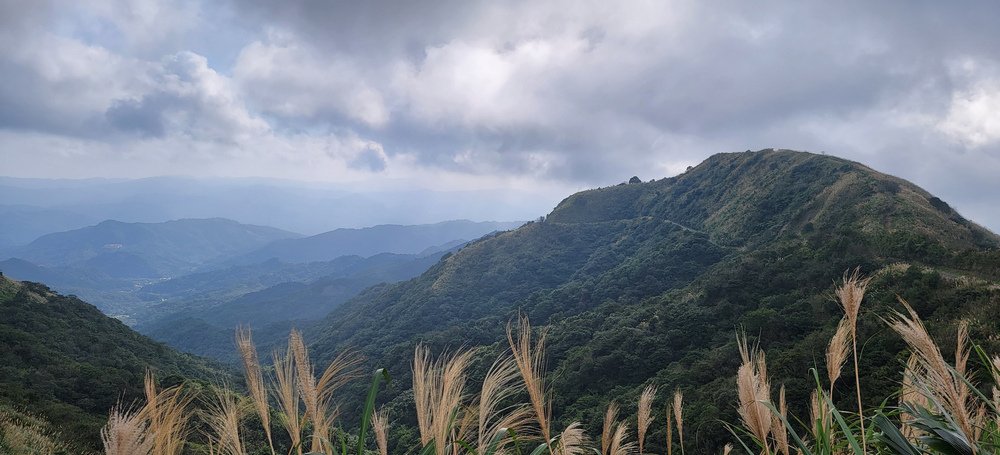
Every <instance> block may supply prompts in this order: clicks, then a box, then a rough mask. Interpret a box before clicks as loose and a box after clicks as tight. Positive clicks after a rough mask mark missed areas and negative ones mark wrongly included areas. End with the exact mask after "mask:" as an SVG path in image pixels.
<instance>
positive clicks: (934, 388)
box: [101, 271, 1000, 455]
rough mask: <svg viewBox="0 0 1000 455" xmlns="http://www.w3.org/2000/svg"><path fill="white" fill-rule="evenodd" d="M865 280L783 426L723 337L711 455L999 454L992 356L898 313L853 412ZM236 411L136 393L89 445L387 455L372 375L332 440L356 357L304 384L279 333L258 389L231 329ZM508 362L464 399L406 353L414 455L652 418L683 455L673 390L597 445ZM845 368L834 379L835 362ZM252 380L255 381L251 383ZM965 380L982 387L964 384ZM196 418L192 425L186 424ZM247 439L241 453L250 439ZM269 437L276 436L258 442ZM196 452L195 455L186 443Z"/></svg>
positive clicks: (423, 358)
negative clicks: (558, 419) (842, 386)
mask: <svg viewBox="0 0 1000 455" xmlns="http://www.w3.org/2000/svg"><path fill="white" fill-rule="evenodd" d="M868 282H869V281H868V280H867V279H865V278H863V277H861V276H860V275H859V274H858V273H857V271H855V272H854V273H850V274H846V275H845V277H844V280H843V281H842V283H841V285H840V286H838V287H837V289H836V296H837V299H838V301H839V303H840V305H841V307H842V308H843V310H844V318H843V320H842V321H841V323H840V324H839V325H838V329H837V331H836V333H835V334H834V336H833V337H832V338H831V340H830V342H829V346H828V349H827V352H826V361H827V362H826V365H827V368H826V371H824V372H820V371H817V370H812V371H811V372H810V373H811V374H810V375H808V376H806V377H804V378H799V379H800V380H808V381H813V382H814V383H815V385H816V386H815V390H814V391H813V394H812V397H811V400H810V403H809V408H810V413H809V414H810V415H809V416H801V417H796V416H792V415H790V414H789V412H788V408H789V404H788V403H786V400H785V392H784V386H779V387H778V388H777V393H774V388H773V387H772V383H771V379H772V378H770V377H769V376H768V372H767V360H766V354H765V352H764V351H763V350H761V349H760V348H759V347H758V346H757V345H755V344H753V343H751V341H750V340H749V339H748V338H747V337H746V336H745V335H740V336H738V337H737V345H738V349H739V353H740V357H741V360H742V363H741V365H740V366H739V368H738V369H737V371H736V383H735V387H736V390H737V396H738V402H737V403H734V406H736V408H737V411H738V415H739V417H740V421H739V422H730V423H728V424H727V427H728V428H729V430H730V433H731V434H732V440H731V441H730V442H729V443H728V444H725V445H723V444H722V443H721V442H720V444H719V445H720V446H722V449H721V451H722V453H732V452H736V453H747V454H751V455H754V454H766V455H771V454H775V455H777V454H781V455H789V454H806V455H812V454H816V455H821V454H829V455H834V454H882V453H892V454H906V455H918V454H970V455H976V454H991V453H1000V410H998V408H1000V356H993V357H990V355H989V354H987V353H986V352H984V351H983V350H982V349H981V348H979V347H978V346H977V345H975V344H973V343H971V341H970V340H969V336H968V324H967V322H964V321H960V322H959V323H958V327H957V334H958V335H957V340H956V346H957V348H956V350H955V353H954V356H953V359H951V361H949V360H947V359H946V356H945V355H944V353H943V352H942V351H941V349H940V348H939V347H938V344H937V343H936V342H935V340H933V339H932V338H931V337H930V335H929V334H928V332H927V330H926V328H925V327H924V325H923V323H922V321H921V320H920V318H919V317H918V315H917V314H916V312H915V311H913V310H912V308H910V306H909V305H908V304H907V302H905V301H903V300H902V299H900V302H899V303H900V307H901V308H900V311H898V312H894V313H893V314H890V315H886V316H885V317H884V322H885V324H886V325H887V327H888V328H890V329H891V330H892V331H894V332H895V333H897V334H898V335H899V336H900V337H901V338H902V339H903V341H905V342H906V344H907V346H908V348H909V351H910V360H909V362H908V363H907V367H906V369H905V371H904V373H903V376H902V377H901V378H900V384H901V387H900V389H899V390H896V391H888V392H887V393H886V396H885V399H884V401H883V402H882V404H881V405H880V406H879V407H877V408H875V409H865V408H864V407H863V406H862V402H861V387H860V386H861V381H860V376H861V374H862V371H860V369H859V366H858V356H859V351H858V343H857V336H856V332H857V326H858V317H859V314H860V308H861V306H862V303H863V301H864V296H865V292H866V289H867V286H868ZM236 340H237V346H238V347H239V350H240V354H241V358H242V360H243V366H244V373H245V375H246V383H247V390H248V396H242V395H239V394H237V393H235V392H233V391H232V390H231V389H230V388H229V387H228V386H225V385H223V386H221V387H219V388H217V389H215V390H213V391H212V392H211V393H210V394H208V395H209V396H207V397H205V396H199V395H196V394H195V393H193V392H192V391H190V390H187V389H185V388H184V387H182V386H177V387H171V388H167V389H162V390H160V389H158V388H157V386H156V383H155V380H154V378H153V377H152V376H150V375H147V378H146V400H145V403H144V404H143V406H142V407H138V408H129V407H122V406H119V407H118V408H116V409H114V410H112V412H111V416H110V419H109V421H108V424H107V426H105V428H104V429H103V430H102V432H101V436H102V440H103V442H104V448H105V453H106V454H107V455H123V454H128V455H136V454H139V455H147V454H149V455H174V454H180V453H184V452H192V453H207V454H212V455H214V454H223V455H244V454H250V453H254V454H256V453H264V454H278V453H286V454H297V455H305V454H316V453H322V454H330V455H333V454H341V455H348V454H356V455H362V454H365V453H378V454H380V455H388V450H389V449H388V447H389V441H388V436H389V429H388V427H389V425H390V421H391V419H392V418H393V417H394V416H391V415H389V414H388V411H387V410H386V409H375V406H374V405H375V401H376V400H375V399H376V396H377V394H378V391H379V388H380V386H381V384H382V383H383V382H384V381H385V380H387V379H388V376H387V375H386V374H385V372H384V371H382V370H378V371H376V372H374V373H373V374H372V375H371V376H370V380H371V386H370V388H369V392H368V394H367V396H366V397H365V401H364V407H363V409H364V411H363V412H362V414H361V418H360V421H359V422H358V423H357V426H356V428H357V432H356V433H354V434H347V433H346V432H344V431H342V428H343V427H344V423H343V422H341V423H340V425H338V424H337V422H338V414H339V413H338V409H339V408H338V400H337V399H336V398H337V396H338V391H339V390H340V389H341V388H342V387H343V386H344V385H345V384H347V383H348V382H349V381H353V380H356V379H359V378H362V377H363V376H367V375H364V374H362V372H361V370H360V367H361V359H360V357H359V356H357V355H355V354H353V353H351V352H345V353H342V354H341V355H340V356H338V357H337V358H336V359H334V360H333V361H332V362H331V363H330V364H329V365H328V366H327V367H326V368H325V369H323V370H322V371H319V370H317V369H315V368H314V366H313V364H312V363H311V360H310V357H309V354H308V351H307V349H306V345H305V342H304V341H303V339H302V336H301V335H300V334H299V333H298V332H296V331H293V332H292V333H291V335H290V336H289V343H288V347H287V349H286V350H285V351H284V352H274V353H272V356H271V357H272V360H273V362H272V365H271V366H269V367H268V368H267V371H269V373H270V374H267V375H265V374H264V369H263V368H262V366H261V364H260V361H259V357H258V354H257V352H256V349H255V348H254V344H253V340H252V338H251V334H250V332H249V330H238V332H237V337H236ZM507 344H508V346H509V351H507V352H506V353H505V354H503V355H501V356H500V357H499V358H497V359H496V361H495V362H494V363H493V364H492V365H491V366H490V368H489V370H488V372H487V373H486V375H485V377H484V378H483V380H482V382H481V383H476V384H471V383H470V380H469V377H468V369H469V365H470V362H471V360H472V353H471V351H467V350H459V351H455V352H450V353H442V354H439V355H438V356H436V357H435V356H434V355H433V354H432V353H431V352H430V351H429V350H428V349H427V348H425V347H423V346H418V347H417V348H416V350H415V352H414V358H413V363H412V368H413V383H412V393H413V401H414V413H415V415H416V421H417V427H418V428H417V430H418V432H419V439H420V444H419V446H415V447H412V448H411V450H410V451H409V452H410V453H415V454H420V455H430V454H434V455H446V454H448V455H458V454H470V455H494V454H501V453H519V454H530V455H541V454H559V455H574V454H584V453H597V454H599V455H625V454H636V453H638V454H642V453H645V449H646V435H647V434H648V432H649V430H650V428H651V427H653V425H654V424H655V423H656V420H657V419H658V416H663V419H662V420H663V421H664V422H663V425H665V429H666V434H667V439H666V446H665V448H666V453H667V454H668V455H673V452H677V453H679V454H682V455H684V454H685V453H686V449H685V446H684V412H683V411H684V398H683V393H682V392H681V391H680V390H676V391H675V392H674V393H673V395H672V397H671V398H672V399H671V400H669V404H668V405H667V408H666V410H665V411H666V412H665V413H660V412H654V411H653V403H654V401H655V399H656V396H657V393H658V391H657V389H656V388H655V387H654V386H652V385H650V386H648V387H646V389H645V390H643V392H642V394H641V395H640V397H639V399H638V402H637V403H636V408H637V412H636V415H635V416H634V417H635V419H634V421H635V422H636V426H635V428H630V426H629V423H628V422H632V421H633V420H632V419H631V418H620V416H619V414H620V409H621V408H620V407H619V405H618V404H617V403H615V402H610V403H609V404H608V407H607V411H606V412H605V416H604V421H603V425H602V426H601V428H602V431H601V434H600V435H593V436H591V435H588V434H586V433H585V432H584V430H583V428H584V425H583V424H582V422H572V423H569V424H568V425H565V426H562V427H558V426H557V425H556V423H555V422H554V421H553V419H552V415H553V409H552V396H553V393H554V392H555V391H553V390H551V388H550V386H549V384H550V382H549V381H548V380H547V379H546V372H545V370H544V364H545V363H544V352H545V334H544V332H541V333H535V332H533V331H532V329H531V326H530V324H529V322H528V320H527V319H525V318H521V319H520V320H519V321H518V323H517V324H516V326H515V325H513V324H511V325H508V327H507ZM849 361H850V363H851V364H852V365H851V366H850V367H848V366H847V363H848V362H849ZM845 369H848V371H849V373H848V375H849V376H853V377H851V378H850V379H848V380H853V382H854V389H855V390H856V401H857V407H855V408H853V409H838V408H837V406H835V404H834V403H835V400H834V397H833V393H834V390H835V388H834V386H835V385H836V383H837V382H838V381H840V380H842V378H841V376H842V375H843V373H844V370H845ZM265 376H266V377H265ZM980 379H983V380H985V381H983V382H979V381H980ZM195 409H197V411H194V410H195ZM251 424H252V425H256V426H259V428H261V430H262V431H260V432H256V433H260V434H262V437H261V438H256V440H254V441H250V442H248V435H251V434H256V433H254V432H253V431H248V430H249V427H250V425H251ZM274 429H280V430H281V434H274V433H273V431H274ZM195 439H197V440H198V441H200V442H198V443H195V442H193V441H194V440H195Z"/></svg>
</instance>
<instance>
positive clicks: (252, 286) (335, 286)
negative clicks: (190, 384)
mask: <svg viewBox="0 0 1000 455" xmlns="http://www.w3.org/2000/svg"><path fill="white" fill-rule="evenodd" d="M444 254H445V253H443V252H441V253H434V254H429V255H408V254H391V253H383V254H379V255H375V256H372V257H369V258H361V257H358V256H345V257H340V258H337V259H335V260H333V261H328V262H320V263H317V262H313V263H309V264H286V263H281V262H278V261H276V260H271V261H267V262H266V263H263V264H256V265H253V266H237V267H231V268H227V269H222V270H216V271H212V272H205V273H199V274H194V275H188V276H184V277H180V278H178V279H175V280H168V281H164V282H161V283H158V284H155V285H151V286H147V287H145V288H143V289H142V291H141V292H142V293H143V294H144V295H145V296H144V297H145V298H144V300H160V299H162V300H163V303H159V304H156V305H154V306H151V307H150V308H148V309H147V310H146V312H145V314H144V316H143V319H145V320H146V322H143V323H141V324H137V325H136V327H135V328H136V330H138V331H139V332H141V333H143V334H145V335H148V336H150V337H152V338H153V339H156V340H159V341H163V342H164V343H167V344H168V345H170V346H172V347H174V348H176V349H180V350H182V351H184V352H189V353H192V354H197V355H203V356H207V357H211V358H214V359H218V360H222V361H226V362H233V361H235V360H236V357H235V352H233V349H232V348H233V342H232V338H233V337H232V334H233V330H235V329H236V327H237V326H239V325H241V324H245V325H252V326H253V327H255V328H256V330H257V333H258V340H259V341H260V342H261V343H262V345H264V346H270V345H273V344H274V343H275V342H277V340H279V339H281V338H283V337H284V336H285V335H287V334H288V330H289V328H291V327H293V326H294V325H296V324H299V325H305V324H307V323H308V321H313V320H317V319H320V318H322V317H323V316H325V315H326V314H327V313H329V312H330V311H331V310H333V309H334V308H336V307H337V306H338V305H340V304H342V303H343V302H345V301H347V300H348V299H350V298H352V297H354V296H356V295H357V294H358V293H360V292H361V291H363V290H364V289H366V288H368V287H370V286H373V285H376V284H379V283H395V282H397V281H402V280H406V279H410V278H413V277H415V276H418V275H420V274H421V273H423V272H424V271H425V270H427V269H428V268H429V267H431V266H432V265H434V264H435V263H436V262H437V261H438V260H440V258H441V256H442V255H444ZM262 283H270V285H269V286H266V287H263V286H261V284H262ZM249 290H253V292H248V291H249ZM156 296H162V297H160V299H153V298H152V297H156Z"/></svg>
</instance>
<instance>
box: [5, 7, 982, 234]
mask: <svg viewBox="0 0 1000 455" xmlns="http://www.w3.org/2000/svg"><path fill="white" fill-rule="evenodd" d="M185 4H187V5H189V6H190V4H189V3H187V2H185ZM192 8H193V9H192ZM31 9H32V10H29V9H28V8H22V7H20V6H17V5H15V4H14V3H12V2H9V1H4V0H0V13H8V12H9V13H10V14H0V24H2V25H3V26H4V29H5V30H13V31H0V34H3V33H8V34H13V35H12V36H15V35H16V36H15V38H16V40H15V41H12V42H16V43H17V44H16V46H21V47H24V48H26V49H31V50H32V51H31V52H24V53H17V54H14V53H10V52H7V53H5V55H0V75H2V76H3V79H4V81H5V83H4V84H3V85H0V128H3V129H7V130H11V131H19V130H30V131H43V132H48V133H51V134H55V135H60V136H72V135H80V136H83V135H89V137H91V138H98V139H100V138H102V137H104V136H107V137H109V138H113V137H116V134H117V135H121V133H123V132H124V133H126V136H130V137H132V136H134V137H138V139H135V140H136V141H138V142H136V143H135V144H136V147H139V148H141V147H143V146H144V145H145V144H146V143H145V142H143V141H150V140H159V139H164V140H168V139H170V138H176V137H184V138H190V139H191V140H192V141H194V142H197V143H199V144H202V145H204V147H202V150H203V151H204V152H205V153H208V154H210V153H211V150H213V149H212V147H213V145H212V144H214V143H216V142H227V141H228V142H232V141H231V140H230V139H232V138H240V137H243V138H247V137H256V136H254V135H255V134H257V135H259V134H265V133H266V134H267V135H268V141H272V142H267V144H269V145H271V144H273V145H274V146H275V148H280V149H282V150H284V151H283V152H281V153H287V154H294V153H299V151H298V150H297V148H299V146H300V145H301V144H312V143H324V141H325V140H326V139H324V138H325V137H326V136H328V135H333V136H337V137H338V139H336V140H332V142H335V143H336V144H337V145H336V146H334V147H332V149H335V151H334V152H329V151H326V150H322V147H320V146H317V147H318V148H319V149H320V150H319V151H318V152H317V151H312V150H311V151H301V153H302V154H304V155H309V154H310V153H316V154H324V153H325V154H326V155H327V156H330V157H333V158H332V159H336V160H339V161H340V162H342V163H343V165H344V166H345V167H346V168H348V169H349V170H355V171H364V172H373V173H378V172H381V173H385V172H388V171H391V170H393V168H394V165H397V163H407V164H409V163H415V164H416V165H417V166H418V167H419V168H420V169H422V170H429V171H431V172H433V171H446V172H455V173H460V174H466V175H476V176H486V175H501V176H514V177H526V178H529V179H536V180H539V181H549V180H558V181H562V182H568V184H570V185H606V184H612V183H616V182H619V181H621V180H622V179H624V178H627V177H629V176H631V175H633V174H641V177H643V178H644V179H649V178H651V177H662V176H664V175H666V174H668V173H670V172H671V171H672V170H674V169H677V168H678V167H680V168H681V169H682V168H683V166H684V165H686V164H691V163H695V162H697V161H699V160H701V159H703V158H704V157H706V156H707V155H709V154H711V153H715V152H722V151H739V150H745V149H758V148H764V147H772V146H774V147H785V148H798V149H807V150H813V151H819V150H825V151H828V152H830V153H833V154H837V155H842V156H846V157H848V158H852V159H856V160H859V161H863V162H866V163H870V164H872V165H873V166H875V167H877V168H879V169H880V170H883V171H886V172H891V173H897V174H900V175H902V176H904V177H910V178H911V179H913V180H915V181H916V182H917V183H918V184H921V185H924V186H926V187H927V188H928V189H930V190H932V191H938V192H940V193H941V194H942V196H943V197H948V198H951V199H953V200H949V202H952V203H953V204H954V205H955V206H956V207H959V208H960V209H962V208H963V207H966V206H967V207H970V210H973V211H976V210H978V211H979V212H977V213H982V212H983V210H984V209H982V207H985V205H984V203H983V202H982V200H981V199H978V198H976V197H974V195H975V194H995V193H998V192H1000V187H998V186H997V185H998V183H997V181H996V180H995V179H994V178H992V177H989V176H991V175H996V174H1000V158H998V155H1000V150H998V149H1000V139H998V138H1000V127H997V128H994V127H993V126H991V125H992V124H991V123H990V121H989V118H986V117H984V115H985V114H981V113H980V111H986V112H989V111H990V110H991V109H993V108H995V109H993V111H996V110H1000V95H995V96H994V95H991V94H992V93H993V92H998V91H1000V57H998V56H1000V28H998V27H996V26H995V23H994V22H995V19H996V18H997V17H1000V4H997V3H995V2H989V1H973V2H966V3H963V4H961V5H952V4H943V3H940V2H934V1H929V0H920V1H902V0H897V1H886V2H877V3H872V2H863V1H848V2H825V3H820V2H805V3H803V2H799V3H788V2H783V1H782V2H779V1H763V2H753V3H747V2H742V1H737V0H732V1H726V0H723V1H718V2H700V1H693V0H692V1H676V2H669V3H666V2H636V3H632V2H628V1H625V2H617V3H614V4H612V3H608V2H597V1H594V2H590V1H579V0H565V1H562V0H555V1H552V2H534V1H527V0H525V1H521V0H517V1H508V2H486V1H461V0H447V1H431V0H414V1H406V2H395V1H390V0H376V1H371V2H348V1H341V0H337V1H323V2H316V1H311V0H288V1H284V2H272V1H265V0H229V1H228V2H224V3H217V2H202V3H200V4H197V5H194V6H193V7H190V8H188V9H189V10H192V11H198V12H199V13H198V14H199V15H200V16H199V18H198V20H196V21H195V22H194V25H193V26H192V27H191V28H192V29H191V30H190V33H187V34H185V36H186V37H179V34H178V33H177V30H173V29H169V27H167V28H168V29H166V30H160V31H158V32H157V34H156V36H162V37H172V38H169V39H168V38H162V39H161V41H162V40H167V41H166V42H163V43H159V44H158V45H156V46H151V47H149V46H147V47H145V48H143V49H142V50H135V48H136V46H131V47H130V46H120V47H115V46H112V45H110V44H108V43H106V42H101V40H106V39H107V38H106V37H99V38H100V39H98V40H97V41H98V42H90V44H93V45H94V46H95V47H98V48H107V49H113V50H114V52H112V54H114V53H120V55H118V54H115V55H105V56H104V58H107V59H108V60H109V61H115V62H116V63H115V64H114V65H118V66H114V65H107V66H114V68H115V71H113V72H106V73H100V74H98V75H97V76H95V77H84V76H83V75H85V74H87V73H88V72H81V73H79V74H75V75H74V74H71V75H73V76H74V77H51V76H52V74H49V75H48V76H49V77H42V76H44V75H45V74H44V71H43V69H44V68H46V65H45V64H46V63H51V61H47V60H46V56H45V55H44V54H43V53H42V52H41V51H42V50H43V49H45V48H46V46H47V45H48V44H50V42H48V41H44V40H43V39H42V38H39V36H47V35H46V33H34V34H32V33H21V32H18V31H17V30H27V31H37V30H36V29H41V31H42V32H48V31H51V30H52V29H54V27H53V26H52V24H51V21H47V20H46V19H44V18H45V17H48V16H47V15H51V14H54V13H53V12H52V9H51V8H50V9H46V8H44V5H43V8H40V9H39V10H37V11H34V8H31ZM175 16H176V15H175ZM175 16H170V17H175ZM176 17H182V16H176ZM40 18H41V19H40ZM8 23H10V24H26V25H23V26H20V27H13V26H10V27H8ZM178 30H186V29H183V28H182V29H178ZM120 32H121V33H125V34H128V33H133V34H134V33H137V32H136V31H135V30H131V29H129V28H128V27H124V28H122V29H121V30H120ZM213 36H218V37H220V38H219V40H217V42H216V40H213V39H211V37H213ZM75 38H79V39H80V40H82V42H84V43H88V41H87V38H86V37H83V38H80V37H75ZM170 40H173V41H170ZM133 41H135V42H137V43H141V42H142V40H133ZM198 43H209V44H198ZM64 44H65V43H64ZM11 46H15V45H11ZM102 46H103V47H102ZM194 46H201V47H199V48H197V49H196V48H194ZM202 48H204V49H206V50H205V51H204V52H201V51H199V50H198V49H202ZM149 49H154V50H156V51H158V52H161V53H162V54H166V55H167V57H166V58H161V57H162V55H155V56H154V55H151V54H150V53H151V52H153V51H151V50H149ZM70 54H71V53H66V52H64V53H63V54H60V55H64V56H65V55H70ZM102 55H103V54H102ZM202 56H205V57H207V59H206V58H204V57H202ZM15 57H17V58H15ZM116 59H117V60H116ZM56 63H60V62H56ZM61 63H62V64H63V66H59V65H55V66H56V67H59V68H62V67H66V68H74V67H75V66H76V65H78V63H77V62H76V61H75V60H72V59H69V58H68V57H66V60H65V61H64V62H61ZM51 66H52V65H50V66H49V67H51ZM93 66H94V67H95V68H99V67H100V66H99V65H93ZM970 68H971V69H970ZM56 74H57V75H60V76H65V74H62V73H58V72H56ZM81 74H82V75H81ZM102 78H103V79H102ZM105 79H107V80H114V81H117V82H116V83H115V84H109V85H111V86H112V88H113V90H103V89H102V87H100V86H99V85H97V84H96V82H95V81H101V80H105ZM95 90H96V91H97V92H98V93H101V94H102V95H101V96H100V97H91V98H87V99H84V98H83V97H82V96H75V95H74V94H76V93H89V92H94V91H95ZM102 90H103V91H102ZM104 91H106V92H107V93H104ZM965 98H975V99H973V100H972V101H970V102H967V103H966V104H962V102H963V99H965ZM973 101H974V102H973ZM977 103H978V104H977ZM994 104H996V106H994ZM963 109H964V110H963ZM956 111H957V112H956ZM102 128H103V129H102ZM993 129H996V131H994V130H993ZM970 135H977V136H976V137H975V138H971V139H970V138H968V137H964V136H970ZM314 138H315V140H312V139H314ZM109 140H110V139H109ZM251 142H253V140H251ZM257 142H259V141H257ZM260 153H264V152H260ZM275 153H276V154H277V153H278V152H275ZM309 156H313V155H309ZM941 169H948V170H949V171H948V172H940V170H941ZM970 174H971V175H972V177H969V175H970ZM961 176H966V177H965V178H963V177H961ZM983 176H986V177H983ZM974 217H975V216H974Z"/></svg>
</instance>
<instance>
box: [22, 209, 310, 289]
mask: <svg viewBox="0 0 1000 455" xmlns="http://www.w3.org/2000/svg"><path fill="white" fill-rule="evenodd" d="M294 237H298V235H297V234H293V233H290V232H286V231H282V230H279V229H275V228H270V227H264V226H254V225H246V224H240V223H237V222H235V221H232V220H226V219H222V218H212V219H183V220H176V221H168V222H165V223H122V222H119V221H111V220H109V221H104V222H101V223H99V224H97V225H95V226H89V227H85V228H81V229H75V230H72V231H66V232H59V233H54V234H48V235H44V236H42V237H40V238H38V239H36V240H34V241H33V242H31V243H30V244H28V245H27V246H24V247H22V248H19V249H16V250H14V255H15V256H16V257H18V258H21V259H25V260H28V261H30V262H33V263H35V264H38V265H42V266H73V267H78V268H88V269H91V270H97V271H101V272H103V273H106V274H108V275H109V276H112V277H117V278H151V277H161V276H169V275H173V274H177V273H180V272H183V271H188V270H192V269H194V268H196V267H198V266H201V265H203V264H205V263H208V262H211V261H217V260H222V259H224V258H227V257H230V256H234V255H238V254H243V253H246V252H248V251H251V250H253V249H256V248H260V247H262V246H264V245H266V244H268V243H270V242H273V241H275V240H281V239H288V238H294Z"/></svg>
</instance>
